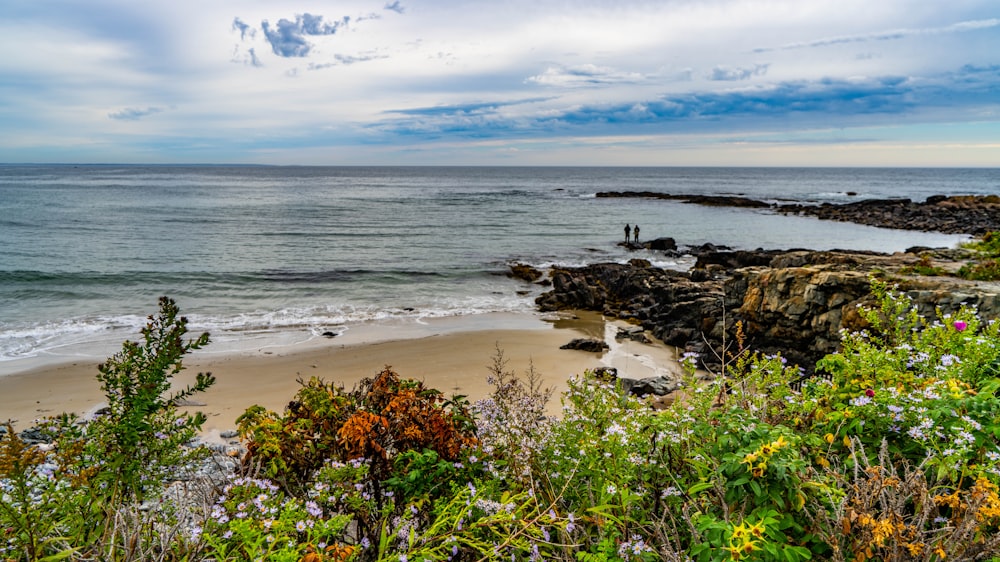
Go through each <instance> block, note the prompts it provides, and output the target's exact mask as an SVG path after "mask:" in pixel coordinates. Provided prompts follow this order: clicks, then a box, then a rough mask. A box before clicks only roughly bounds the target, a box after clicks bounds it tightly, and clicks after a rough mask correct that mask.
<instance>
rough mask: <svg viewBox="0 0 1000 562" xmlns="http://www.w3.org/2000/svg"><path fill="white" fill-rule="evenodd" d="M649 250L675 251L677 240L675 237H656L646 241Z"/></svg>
mask: <svg viewBox="0 0 1000 562" xmlns="http://www.w3.org/2000/svg"><path fill="white" fill-rule="evenodd" d="M645 246H646V249H647V250H658V251H673V250H676V249H677V241H676V240H674V239H673V238H656V239H654V240H650V241H649V242H646V243H645Z"/></svg>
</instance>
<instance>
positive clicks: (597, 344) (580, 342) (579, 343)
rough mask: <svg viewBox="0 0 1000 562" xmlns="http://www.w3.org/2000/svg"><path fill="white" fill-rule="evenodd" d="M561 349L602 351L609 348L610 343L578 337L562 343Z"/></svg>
mask: <svg viewBox="0 0 1000 562" xmlns="http://www.w3.org/2000/svg"><path fill="white" fill-rule="evenodd" d="M559 349H575V350H578V351H589V352H591V353H601V352H603V351H604V350H606V349H608V344H606V343H604V342H603V341H601V340H591V339H585V338H577V339H575V340H573V341H571V342H569V343H567V344H566V345H562V346H560V347H559Z"/></svg>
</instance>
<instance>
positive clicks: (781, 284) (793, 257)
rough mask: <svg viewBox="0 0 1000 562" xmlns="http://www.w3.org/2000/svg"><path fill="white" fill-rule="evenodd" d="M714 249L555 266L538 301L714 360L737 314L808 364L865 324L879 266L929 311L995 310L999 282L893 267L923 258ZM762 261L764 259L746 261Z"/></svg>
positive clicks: (769, 344) (749, 336)
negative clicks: (698, 259)
mask: <svg viewBox="0 0 1000 562" xmlns="http://www.w3.org/2000/svg"><path fill="white" fill-rule="evenodd" d="M720 254H722V253H717V254H714V255H713V256H712V257H711V258H710V259H707V260H706V261H712V262H718V263H710V264H706V266H705V269H695V270H692V271H690V272H678V271H673V270H664V269H659V268H655V267H637V266H634V265H629V264H615V263H598V264H593V265H589V266H586V267H582V268H560V269H555V270H553V272H552V281H553V284H552V290H551V291H548V292H546V293H544V294H542V295H541V296H539V297H538V298H537V299H536V300H535V302H536V303H537V305H538V306H539V308H540V309H541V310H543V311H554V310H564V309H583V310H593V311H599V312H601V313H603V314H604V315H605V316H608V317H615V318H622V319H627V320H629V321H631V322H634V323H636V324H637V326H639V327H641V328H643V329H644V330H646V331H648V332H649V333H650V334H651V335H652V336H653V337H655V338H657V339H659V340H660V341H663V342H664V343H666V344H668V345H674V346H677V347H680V348H683V349H685V350H689V351H696V352H698V353H699V354H700V357H701V361H702V365H701V366H702V367H706V368H709V369H712V370H716V368H717V367H718V361H717V360H715V361H714V362H713V360H712V358H713V357H716V358H717V357H721V356H723V355H724V353H723V351H724V349H723V341H728V342H732V339H733V334H734V333H735V324H736V322H740V323H741V324H742V326H743V333H744V336H745V338H746V340H745V343H746V345H747V347H749V348H750V349H754V350H756V351H761V352H763V353H777V352H780V353H781V354H782V356H783V357H785V358H786V359H788V360H789V361H790V362H792V363H797V364H799V365H800V366H802V367H804V368H805V369H807V370H809V369H812V368H813V366H814V364H815V362H816V360H818V359H819V358H821V357H823V356H824V355H826V354H827V353H830V352H833V351H836V350H837V349H838V348H839V344H840V332H841V330H845V329H846V330H851V331H853V330H859V329H862V328H865V327H866V326H865V324H864V322H863V319H862V318H861V317H860V315H859V314H858V307H859V306H860V305H866V304H871V297H870V295H869V292H870V281H869V276H870V275H872V274H873V273H875V272H878V274H879V275H882V276H890V277H891V279H892V281H893V283H894V284H897V285H898V286H899V289H900V290H902V291H903V292H905V293H906V294H907V296H909V297H910V298H911V299H913V300H914V303H915V305H916V306H917V308H918V311H919V312H920V314H922V315H924V316H926V317H929V318H933V317H935V315H936V309H938V308H939V309H940V310H941V313H942V314H947V313H951V312H954V311H956V310H957V309H958V308H959V307H960V306H961V305H962V304H963V303H965V304H967V305H969V306H976V307H977V308H978V312H979V315H980V317H981V318H984V319H995V318H998V317H1000V288H998V286H997V284H995V283H994V284H990V283H981V284H979V283H976V282H970V281H964V280H961V279H956V278H949V277H934V278H926V277H924V278H914V277H908V276H904V275H900V274H896V273H894V272H898V271H900V270H901V269H902V268H904V267H908V266H911V265H912V264H914V263H916V262H917V260H919V259H920V258H919V257H918V256H916V255H914V254H898V255H891V256H890V255H885V254H878V253H874V252H845V251H840V250H834V251H826V252H813V251H807V250H795V251H788V252H777V251H763V250H758V251H755V252H742V253H740V252H727V253H725V255H724V256H722V255H720ZM748 264H761V265H748ZM602 343H603V342H602Z"/></svg>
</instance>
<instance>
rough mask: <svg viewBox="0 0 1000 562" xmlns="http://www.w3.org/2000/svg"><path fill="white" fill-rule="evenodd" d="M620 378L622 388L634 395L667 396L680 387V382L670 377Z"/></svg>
mask: <svg viewBox="0 0 1000 562" xmlns="http://www.w3.org/2000/svg"><path fill="white" fill-rule="evenodd" d="M618 380H619V381H620V382H621V385H622V390H623V391H625V392H628V393H629V394H632V395H634V396H666V395H668V394H670V393H671V392H674V391H676V390H677V389H679V388H680V383H678V382H677V381H675V380H673V379H670V378H668V377H647V378H644V379H638V380H636V379H626V378H620V379H618Z"/></svg>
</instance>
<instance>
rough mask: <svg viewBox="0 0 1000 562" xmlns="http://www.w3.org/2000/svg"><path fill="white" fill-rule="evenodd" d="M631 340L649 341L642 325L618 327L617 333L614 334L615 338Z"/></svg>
mask: <svg viewBox="0 0 1000 562" xmlns="http://www.w3.org/2000/svg"><path fill="white" fill-rule="evenodd" d="M626 339H627V340H631V341H634V342H639V343H650V340H649V338H648V337H646V331H645V330H644V329H643V328H642V326H632V327H630V328H619V329H618V333H616V334H615V340H617V341H622V340H626Z"/></svg>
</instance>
